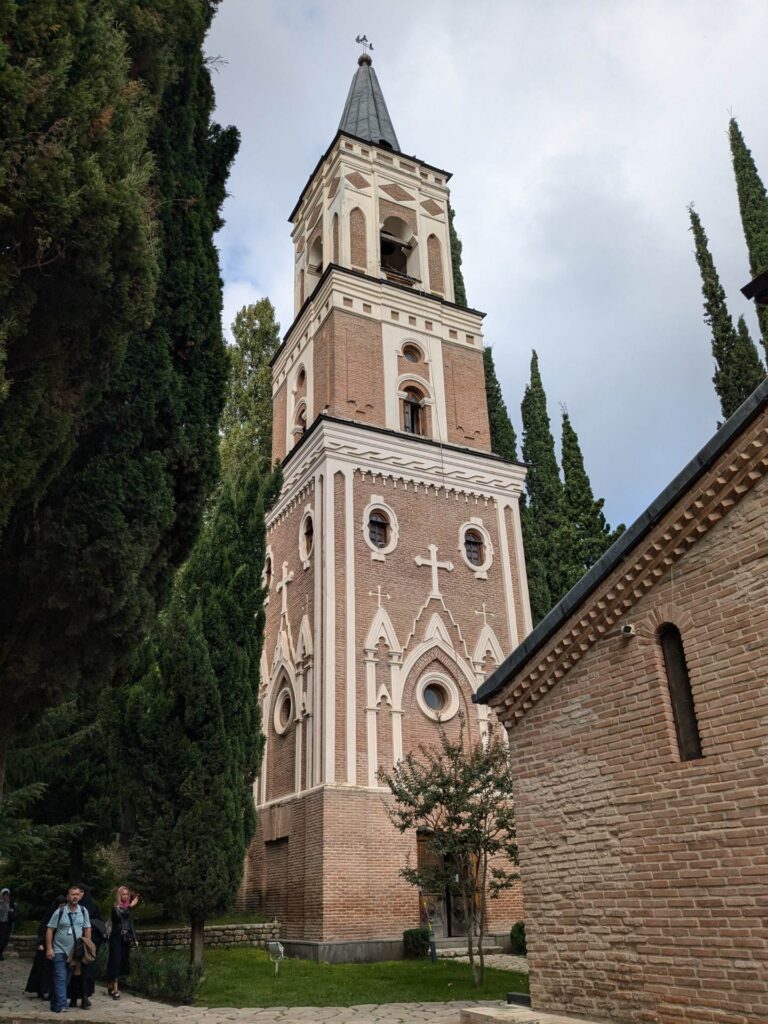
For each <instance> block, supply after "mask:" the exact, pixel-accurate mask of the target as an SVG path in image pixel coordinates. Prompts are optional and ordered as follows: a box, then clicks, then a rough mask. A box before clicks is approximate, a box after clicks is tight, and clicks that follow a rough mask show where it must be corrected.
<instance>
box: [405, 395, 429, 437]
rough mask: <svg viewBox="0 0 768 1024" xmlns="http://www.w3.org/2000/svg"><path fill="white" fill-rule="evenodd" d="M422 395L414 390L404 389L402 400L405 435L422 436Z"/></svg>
mask: <svg viewBox="0 0 768 1024" xmlns="http://www.w3.org/2000/svg"><path fill="white" fill-rule="evenodd" d="M422 403H423V395H422V394H421V392H420V391H418V390H417V389H416V388H406V389H405V398H404V399H403V430H404V431H405V432H406V434H417V435H419V436H423V435H424V408H423V404H422Z"/></svg>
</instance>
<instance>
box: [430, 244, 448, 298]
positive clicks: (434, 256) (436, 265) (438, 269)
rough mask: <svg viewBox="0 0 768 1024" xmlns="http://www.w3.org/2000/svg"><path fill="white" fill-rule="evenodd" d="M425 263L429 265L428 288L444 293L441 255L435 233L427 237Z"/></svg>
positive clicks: (440, 293)
mask: <svg viewBox="0 0 768 1024" xmlns="http://www.w3.org/2000/svg"><path fill="white" fill-rule="evenodd" d="M427 265H428V267H429V290H430V291H431V292H437V293H438V294H439V295H444V294H445V277H444V274H443V256H442V253H441V251H440V241H439V239H438V237H437V235H430V236H429V238H428V239H427Z"/></svg>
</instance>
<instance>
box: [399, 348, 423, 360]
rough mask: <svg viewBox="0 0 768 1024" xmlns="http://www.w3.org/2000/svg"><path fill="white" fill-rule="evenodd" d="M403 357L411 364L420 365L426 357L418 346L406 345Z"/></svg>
mask: <svg viewBox="0 0 768 1024" xmlns="http://www.w3.org/2000/svg"><path fill="white" fill-rule="evenodd" d="M403 356H404V357H405V358H406V359H407V360H408V362H409V363H420V362H421V360H422V359H423V358H424V356H423V355H422V354H421V350H420V349H419V348H418V346H416V345H404V346H403Z"/></svg>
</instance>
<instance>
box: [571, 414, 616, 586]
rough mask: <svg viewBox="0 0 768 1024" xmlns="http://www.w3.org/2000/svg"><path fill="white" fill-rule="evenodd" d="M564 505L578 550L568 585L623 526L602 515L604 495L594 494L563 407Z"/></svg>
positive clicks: (604, 549)
mask: <svg viewBox="0 0 768 1024" xmlns="http://www.w3.org/2000/svg"><path fill="white" fill-rule="evenodd" d="M562 465H563V506H564V511H565V518H566V520H567V521H568V522H569V523H570V524H571V526H572V527H573V528H574V531H575V535H576V539H577V543H578V554H577V557H576V558H575V559H574V560H573V562H574V565H575V566H576V569H577V570H578V574H577V575H576V576H575V578H573V579H571V580H570V581H569V589H570V587H571V586H573V585H574V584H575V583H578V581H579V579H581V577H582V576H583V575H584V573H585V572H586V571H587V569H589V568H590V566H592V565H594V564H595V562H596V561H597V560H598V558H600V556H601V555H602V554H604V553H605V552H606V551H607V550H608V548H609V547H610V546H611V544H613V542H614V540H616V538H617V537H619V536H620V535H621V534H622V533H623V532H624V526H619V527H618V528H617V529H616V530H611V528H610V526H609V525H608V523H607V521H606V518H605V516H604V515H603V505H604V504H605V501H604V499H603V498H597V499H596V498H595V496H594V494H593V493H592V485H591V483H590V481H589V477H588V476H587V471H586V469H585V468H584V457H583V455H582V453H581V445H580V444H579V439H578V437H577V436H576V431H575V430H574V429H573V426H572V424H571V420H570V417H569V415H568V413H567V412H566V411H565V409H564V410H563V434H562Z"/></svg>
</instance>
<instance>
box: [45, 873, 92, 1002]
mask: <svg viewBox="0 0 768 1024" xmlns="http://www.w3.org/2000/svg"><path fill="white" fill-rule="evenodd" d="M82 898H83V890H82V889H80V888H78V886H76V885H71V886H70V887H69V889H68V890H67V903H66V906H64V907H62V908H60V909H58V910H54V912H53V914H52V915H51V919H50V921H49V922H48V927H47V928H46V930H45V950H46V955H47V957H48V959H49V960H52V961H53V985H52V986H51V1010H52V1011H53V1012H54V1013H65V1012H66V1009H67V984H68V982H69V976H70V973H71V967H70V965H69V958H70V956H71V955H72V951H73V950H74V948H75V942H76V941H77V940H78V939H81V938H86V939H90V937H91V921H90V918H89V917H88V911H87V910H86V909H85V907H81V906H80V900H81V899H82Z"/></svg>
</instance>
